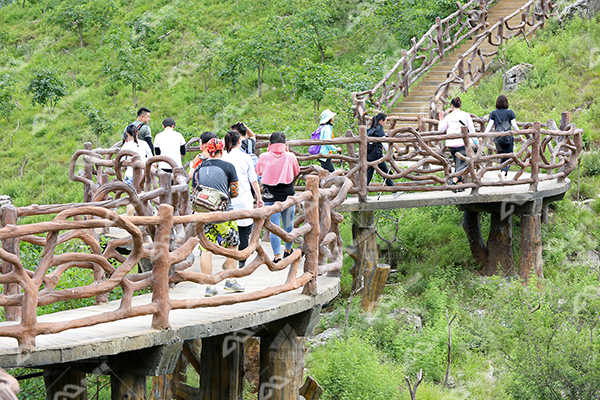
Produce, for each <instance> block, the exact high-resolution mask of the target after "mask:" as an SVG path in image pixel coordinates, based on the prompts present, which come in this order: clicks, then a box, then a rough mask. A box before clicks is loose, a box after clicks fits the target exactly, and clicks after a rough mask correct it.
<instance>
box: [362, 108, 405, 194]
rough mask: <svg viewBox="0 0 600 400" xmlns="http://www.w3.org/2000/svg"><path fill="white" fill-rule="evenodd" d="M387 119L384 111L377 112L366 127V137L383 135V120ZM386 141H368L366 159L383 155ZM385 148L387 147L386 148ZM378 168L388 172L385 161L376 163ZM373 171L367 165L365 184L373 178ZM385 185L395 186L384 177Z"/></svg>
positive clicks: (378, 157)
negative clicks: (369, 125)
mask: <svg viewBox="0 0 600 400" xmlns="http://www.w3.org/2000/svg"><path fill="white" fill-rule="evenodd" d="M386 119H387V115H385V114H384V113H379V114H377V115H376V116H375V117H373V119H372V120H371V127H370V128H369V129H367V136H368V137H380V138H382V137H385V131H384V129H383V127H384V126H385V121H386ZM386 144H387V143H369V144H368V145H367V161H375V160H378V159H380V158H381V157H383V149H384V146H385V145H386ZM386 150H387V148H386ZM377 166H378V167H379V169H381V170H382V171H383V172H385V173H386V174H388V173H389V170H388V167H387V164H386V163H385V162H381V163H379V164H378V165H377ZM374 172H375V168H373V167H367V186H368V185H369V183H371V179H373V173H374ZM385 184H386V186H396V185H394V181H393V180H391V179H389V178H386V179H385ZM401 194H402V192H396V193H395V194H394V196H399V195H401Z"/></svg>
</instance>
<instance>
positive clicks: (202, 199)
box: [190, 185, 229, 212]
mask: <svg viewBox="0 0 600 400" xmlns="http://www.w3.org/2000/svg"><path fill="white" fill-rule="evenodd" d="M190 203H191V206H192V210H194V211H196V212H211V211H225V209H226V208H227V204H228V203H229V196H227V195H226V194H225V193H223V192H221V191H220V190H218V189H214V188H211V187H208V186H203V185H198V186H196V187H195V188H194V189H192V195H191V196H190Z"/></svg>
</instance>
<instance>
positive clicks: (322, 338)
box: [307, 328, 342, 347]
mask: <svg viewBox="0 0 600 400" xmlns="http://www.w3.org/2000/svg"><path fill="white" fill-rule="evenodd" d="M341 334H342V331H341V330H340V329H338V328H329V329H327V330H325V331H323V332H321V333H319V334H318V335H315V336H313V337H310V338H308V339H307V340H308V343H310V344H311V345H312V346H313V347H318V346H322V345H324V344H326V343H327V342H329V341H330V340H331V339H335V338H338V337H339V336H340V335H341Z"/></svg>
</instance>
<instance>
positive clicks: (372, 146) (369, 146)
mask: <svg viewBox="0 0 600 400" xmlns="http://www.w3.org/2000/svg"><path fill="white" fill-rule="evenodd" d="M373 132H375V128H369V129H367V137H371V136H373ZM376 147H377V143H373V142H369V143H368V144H367V154H369V153H372V152H373V151H375V148H376Z"/></svg>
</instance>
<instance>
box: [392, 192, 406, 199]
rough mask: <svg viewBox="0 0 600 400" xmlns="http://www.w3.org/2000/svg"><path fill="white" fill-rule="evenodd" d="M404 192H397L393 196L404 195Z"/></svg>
mask: <svg viewBox="0 0 600 400" xmlns="http://www.w3.org/2000/svg"><path fill="white" fill-rule="evenodd" d="M403 194H404V192H395V193H394V194H393V195H392V196H393V197H394V198H395V199H397V198H398V197H400V196H402V195H403Z"/></svg>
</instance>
